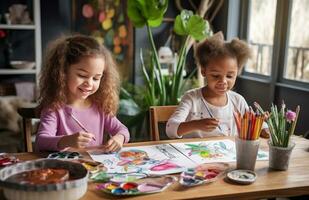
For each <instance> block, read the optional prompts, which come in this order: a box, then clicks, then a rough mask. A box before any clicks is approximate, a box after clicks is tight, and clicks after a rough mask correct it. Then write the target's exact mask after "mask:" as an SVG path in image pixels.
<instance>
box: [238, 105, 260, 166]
mask: <svg viewBox="0 0 309 200" xmlns="http://www.w3.org/2000/svg"><path fill="white" fill-rule="evenodd" d="M234 117H235V122H236V126H237V129H238V135H237V136H236V138H235V145H236V167H237V169H246V170H252V171H254V168H255V162H256V157H257V153H258V150H259V145H260V140H259V138H260V133H261V129H262V124H263V122H264V116H263V115H262V114H260V113H255V112H254V111H253V110H252V108H250V109H249V110H248V111H246V112H245V113H244V115H242V116H241V114H240V113H234Z"/></svg>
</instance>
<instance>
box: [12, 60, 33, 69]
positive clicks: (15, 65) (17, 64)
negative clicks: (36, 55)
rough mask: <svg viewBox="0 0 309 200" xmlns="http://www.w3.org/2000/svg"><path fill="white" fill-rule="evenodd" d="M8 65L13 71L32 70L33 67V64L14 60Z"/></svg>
mask: <svg viewBox="0 0 309 200" xmlns="http://www.w3.org/2000/svg"><path fill="white" fill-rule="evenodd" d="M10 65H11V66H12V67H13V68H14V69H32V68H33V67H34V66H35V62H30V61H25V60H14V61H11V62H10Z"/></svg>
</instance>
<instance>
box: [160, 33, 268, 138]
mask: <svg viewBox="0 0 309 200" xmlns="http://www.w3.org/2000/svg"><path fill="white" fill-rule="evenodd" d="M250 55H251V51H250V48H249V46H248V45H247V43H245V42H244V41H241V40H239V39H233V40H232V41H230V42H225V41H224V39H223V35H222V33H221V32H219V33H217V34H215V35H214V36H212V37H210V38H208V39H206V40H205V41H203V42H201V43H200V44H199V45H198V46H197V49H196V55H195V59H196V61H197V63H198V65H199V67H200V68H201V74H202V76H203V77H204V78H205V79H206V82H207V83H206V86H204V87H202V88H197V89H193V90H190V91H188V92H186V93H185V94H184V96H183V97H182V99H181V102H180V104H179V106H178V108H177V109H176V111H175V113H174V114H173V115H172V116H171V118H170V119H169V120H168V122H167V126H166V133H167V135H168V136H169V137H170V138H181V137H189V138H192V137H210V136H220V135H235V134H236V133H237V128H236V123H235V121H234V117H233V112H234V111H238V112H240V113H241V114H244V112H245V110H246V109H247V110H248V104H247V102H246V100H245V99H244V98H243V97H242V96H241V95H240V94H237V93H236V92H234V91H232V88H233V87H234V84H235V81H236V78H237V75H238V74H240V72H241V70H242V68H243V66H244V64H245V63H246V61H247V60H248V58H249V57H250ZM263 132H265V134H261V135H262V136H263V135H265V136H267V129H263Z"/></svg>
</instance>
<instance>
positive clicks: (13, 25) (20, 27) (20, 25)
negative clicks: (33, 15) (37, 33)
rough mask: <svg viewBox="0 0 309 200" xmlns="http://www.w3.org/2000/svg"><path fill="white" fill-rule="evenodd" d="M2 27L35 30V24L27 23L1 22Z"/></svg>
mask: <svg viewBox="0 0 309 200" xmlns="http://www.w3.org/2000/svg"><path fill="white" fill-rule="evenodd" d="M0 28H1V29H15V30H35V25H33V24H32V25H26V24H0Z"/></svg>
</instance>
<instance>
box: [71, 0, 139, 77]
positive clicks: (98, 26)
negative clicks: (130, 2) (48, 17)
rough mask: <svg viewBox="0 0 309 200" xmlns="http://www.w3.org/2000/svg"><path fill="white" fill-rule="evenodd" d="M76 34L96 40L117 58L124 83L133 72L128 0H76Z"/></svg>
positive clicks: (73, 14)
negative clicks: (127, 11)
mask: <svg viewBox="0 0 309 200" xmlns="http://www.w3.org/2000/svg"><path fill="white" fill-rule="evenodd" d="M73 2H74V3H73V9H72V10H73V11H72V20H73V25H74V31H76V32H78V33H82V34H86V35H91V36H93V37H95V38H96V39H97V40H98V41H99V42H100V43H102V44H104V45H105V46H106V47H107V48H108V49H109V50H110V51H111V52H112V53H113V55H114V58H115V60H116V61H117V64H118V66H119V70H120V73H121V75H122V78H123V79H124V80H128V79H130V78H131V75H132V69H133V42H132V41H133V28H132V25H131V23H130V21H129V20H128V17H127V13H126V1H120V0H78V1H73Z"/></svg>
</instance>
